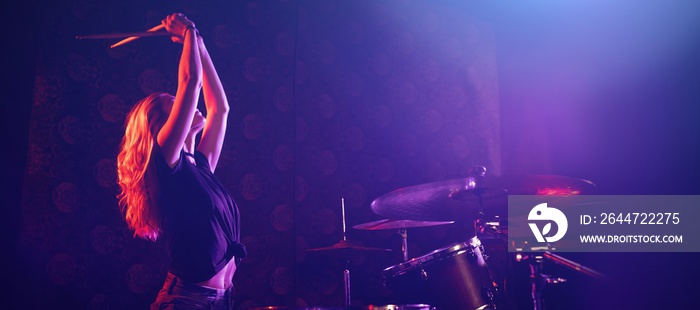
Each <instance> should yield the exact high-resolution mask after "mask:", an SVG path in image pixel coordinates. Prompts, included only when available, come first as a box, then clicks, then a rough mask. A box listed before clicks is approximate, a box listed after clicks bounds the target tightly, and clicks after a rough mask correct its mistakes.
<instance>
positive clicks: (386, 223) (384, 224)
mask: <svg viewBox="0 0 700 310" xmlns="http://www.w3.org/2000/svg"><path fill="white" fill-rule="evenodd" d="M452 223H454V221H440V222H437V221H412V220H392V219H383V220H379V221H374V222H369V223H364V224H357V225H355V226H353V227H352V228H355V229H364V230H382V229H405V228H415V227H429V226H437V225H445V224H452Z"/></svg>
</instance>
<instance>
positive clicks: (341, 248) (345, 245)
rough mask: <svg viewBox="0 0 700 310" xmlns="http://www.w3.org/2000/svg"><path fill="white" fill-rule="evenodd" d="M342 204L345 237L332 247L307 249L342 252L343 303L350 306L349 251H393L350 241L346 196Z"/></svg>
mask: <svg viewBox="0 0 700 310" xmlns="http://www.w3.org/2000/svg"><path fill="white" fill-rule="evenodd" d="M340 205H341V213H342V218H343V239H342V240H340V241H339V242H337V243H335V244H334V245H332V246H330V247H323V248H312V249H306V251H310V252H337V253H340V254H341V255H342V258H343V260H344V269H343V289H344V295H345V296H344V301H343V304H344V306H345V308H349V307H350V303H351V300H352V298H351V296H350V253H349V251H382V252H389V251H391V249H382V248H372V247H365V246H362V245H359V244H355V243H352V242H350V241H348V238H347V230H346V225H345V198H341V199H340Z"/></svg>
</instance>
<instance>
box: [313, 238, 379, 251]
mask: <svg viewBox="0 0 700 310" xmlns="http://www.w3.org/2000/svg"><path fill="white" fill-rule="evenodd" d="M344 250H354V251H387V252H388V251H391V249H383V248H372V247H366V246H362V245H359V244H356V243H352V242H350V241H347V240H341V241H339V242H337V243H336V244H334V245H332V246H329V247H323V248H313V249H306V250H305V251H309V252H325V251H332V252H336V251H344Z"/></svg>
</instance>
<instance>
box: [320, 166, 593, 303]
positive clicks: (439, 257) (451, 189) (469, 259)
mask: <svg viewBox="0 0 700 310" xmlns="http://www.w3.org/2000/svg"><path fill="white" fill-rule="evenodd" d="M594 188H595V185H594V184H593V183H592V182H590V181H587V180H583V179H578V178H571V177H564V176H557V175H522V176H512V177H504V176H486V169H485V168H484V167H473V168H471V169H469V170H468V176H467V177H465V178H458V179H452V180H447V181H440V182H434V183H427V184H421V185H416V186H410V187H404V188H399V189H396V190H393V191H391V192H389V193H387V194H384V195H382V196H380V197H379V198H377V199H375V200H374V201H373V202H372V203H371V208H372V211H373V212H374V213H376V214H378V215H380V216H382V217H385V219H382V220H378V221H374V222H369V223H363V224H358V225H355V226H353V228H355V229H359V230H369V231H375V230H396V231H397V232H398V234H399V235H400V236H401V252H402V253H401V254H402V258H403V261H401V262H399V263H398V264H396V265H393V266H389V267H387V268H385V269H384V270H383V271H382V274H381V276H382V278H383V280H384V284H385V286H386V287H387V288H388V289H389V290H390V291H391V292H392V301H393V302H392V305H382V306H369V307H363V308H361V309H426V310H427V309H430V310H433V309H437V310H453V309H460V310H464V309H470V310H471V309H492V310H494V309H510V308H512V307H509V306H508V302H507V299H508V298H507V297H506V292H505V291H506V290H505V289H504V287H505V285H504V281H503V279H502V278H499V277H497V276H495V273H494V272H493V269H494V268H493V266H491V265H489V257H488V255H486V251H487V250H488V249H485V246H484V244H482V239H487V238H488V239H489V240H496V241H499V242H501V243H502V244H504V245H505V246H506V247H507V246H513V245H507V234H508V221H507V205H508V195H509V194H515V195H578V194H586V193H590V192H592V191H593V189H594ZM342 207H343V208H342V210H343V212H342V213H343V214H342V215H343V239H342V240H341V241H340V242H338V243H336V244H334V245H332V246H330V247H324V248H313V249H307V251H312V252H327V251H334V252H343V253H349V252H355V251H359V252H365V251H373V252H376V251H390V249H382V248H373V247H365V246H362V245H359V244H356V243H353V242H350V241H348V240H347V237H346V225H345V208H344V202H343V206H342ZM455 223H457V224H464V225H465V227H468V229H467V233H466V235H465V236H464V237H463V238H464V239H463V240H465V241H463V242H458V243H454V244H448V245H445V246H443V247H440V248H438V249H436V250H434V251H431V252H429V253H427V254H425V255H422V256H418V257H413V258H410V259H409V255H408V241H407V239H408V235H407V230H408V229H412V228H418V227H432V226H438V225H449V224H455ZM508 254H509V257H512V259H513V260H517V261H518V262H526V263H528V264H530V268H529V269H530V274H529V276H528V278H529V280H530V285H529V286H530V287H529V288H528V289H529V290H530V292H529V293H530V298H531V299H532V300H531V303H530V305H531V306H532V308H534V309H535V310H541V309H543V300H542V290H543V288H544V287H545V286H546V285H552V284H556V283H561V282H565V281H566V279H562V278H556V277H551V276H549V275H545V274H542V273H541V269H542V264H543V262H544V261H552V262H554V263H557V264H559V265H562V266H565V267H568V268H571V269H572V270H576V271H577V272H581V273H583V274H585V275H587V276H591V277H594V278H597V279H604V278H605V276H604V275H603V274H601V273H599V272H597V271H595V270H593V269H591V268H588V267H585V266H582V265H580V264H578V263H576V262H574V261H571V260H569V259H566V258H563V257H561V256H558V255H556V254H553V253H551V252H549V251H543V252H540V253H522V254H521V253H518V254H521V255H512V256H510V254H515V253H508ZM509 259H511V258H509ZM347 262H348V263H349V260H348V261H347ZM347 265H348V264H346V268H345V270H344V271H343V274H344V288H345V304H344V307H343V309H358V308H356V307H352V305H351V304H350V301H351V297H350V277H349V276H350V275H349V270H348V268H347ZM528 307H530V306H528Z"/></svg>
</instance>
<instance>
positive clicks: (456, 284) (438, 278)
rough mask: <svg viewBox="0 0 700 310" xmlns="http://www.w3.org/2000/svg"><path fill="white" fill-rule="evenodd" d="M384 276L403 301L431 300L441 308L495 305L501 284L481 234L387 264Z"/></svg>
mask: <svg viewBox="0 0 700 310" xmlns="http://www.w3.org/2000/svg"><path fill="white" fill-rule="evenodd" d="M382 276H383V278H384V281H385V282H384V283H385V285H386V286H387V288H389V289H390V290H391V292H392V296H393V298H394V299H396V300H397V302H398V303H401V304H416V303H419V304H430V305H433V306H435V307H437V308H438V309H440V310H446V309H459V310H465V309H470V310H471V309H491V308H493V307H494V295H495V293H496V288H497V287H496V284H495V283H494V282H493V281H492V279H491V275H490V272H489V269H488V267H487V265H486V260H485V257H484V255H483V247H482V245H481V241H480V240H479V239H478V238H477V237H473V238H471V239H470V240H469V241H467V242H463V243H455V244H452V245H449V246H446V247H443V248H441V249H437V250H435V251H432V252H430V253H428V254H426V255H423V256H420V257H417V258H412V259H410V260H408V261H406V262H403V263H400V264H398V265H394V266H391V267H389V268H386V269H384V270H383V271H382Z"/></svg>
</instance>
